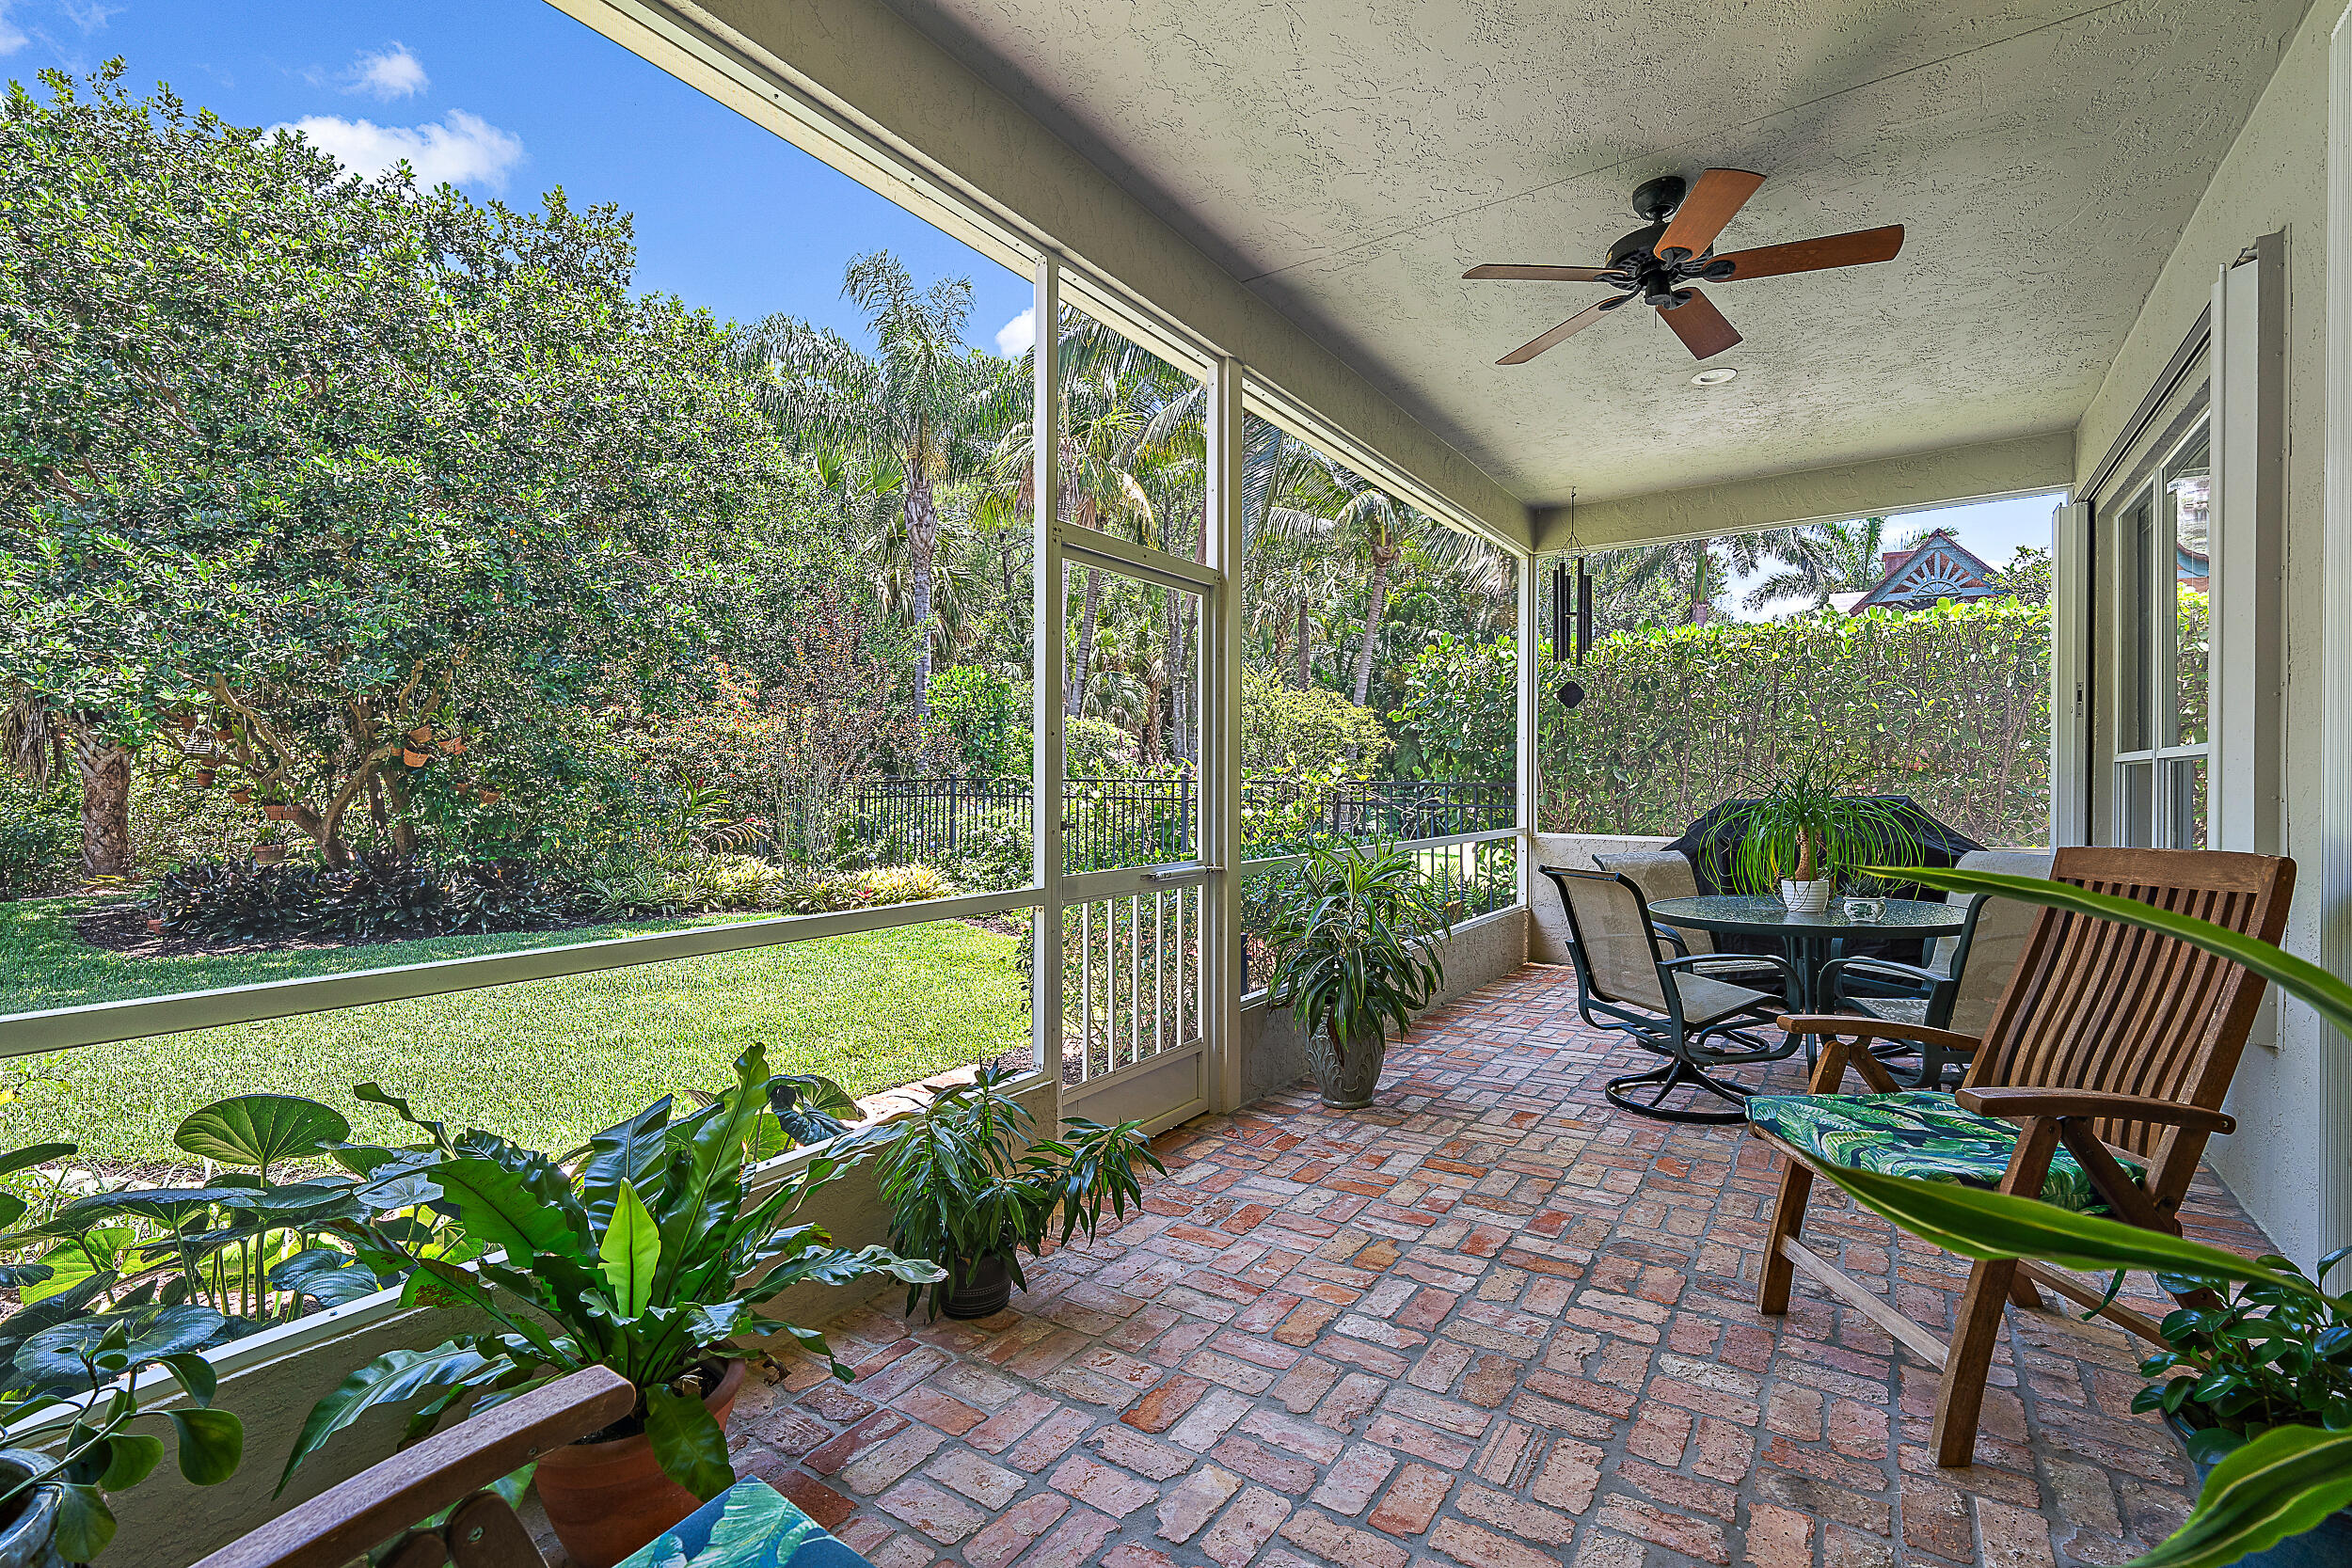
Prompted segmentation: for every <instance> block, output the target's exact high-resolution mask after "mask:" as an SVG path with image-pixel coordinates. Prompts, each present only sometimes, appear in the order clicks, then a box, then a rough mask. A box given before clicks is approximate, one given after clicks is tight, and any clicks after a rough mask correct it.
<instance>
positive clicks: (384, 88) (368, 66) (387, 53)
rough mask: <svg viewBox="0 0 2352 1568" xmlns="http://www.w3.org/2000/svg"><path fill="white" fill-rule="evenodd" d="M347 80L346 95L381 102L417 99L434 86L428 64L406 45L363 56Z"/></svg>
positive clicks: (353, 65)
mask: <svg viewBox="0 0 2352 1568" xmlns="http://www.w3.org/2000/svg"><path fill="white" fill-rule="evenodd" d="M343 81H344V84H345V86H344V87H343V90H344V91H345V92H364V93H366V94H368V95H369V96H370V97H372V98H373V99H374V100H375V101H376V102H377V103H390V102H391V101H392V100H393V99H395V98H413V97H415V96H416V95H417V94H418V93H421V92H422V91H423V90H424V89H425V88H426V87H431V86H432V85H433V84H432V82H431V80H430V79H428V78H427V77H426V75H425V73H424V62H423V61H421V60H420V59H418V58H417V57H416V56H415V55H411V54H410V53H408V46H407V45H406V44H405V43H394V44H393V45H392V46H391V47H390V48H389V49H377V50H373V51H370V52H365V53H362V54H361V55H360V56H359V57H358V59H357V60H355V61H354V62H352V67H351V70H350V71H348V72H347V73H346V74H345V75H344V78H343Z"/></svg>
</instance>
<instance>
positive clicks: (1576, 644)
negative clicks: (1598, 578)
mask: <svg viewBox="0 0 2352 1568" xmlns="http://www.w3.org/2000/svg"><path fill="white" fill-rule="evenodd" d="M1570 602H1571V601H1570V599H1569V596H1568V563H1567V561H1566V559H1565V558H1563V559H1561V560H1559V561H1555V562H1552V565H1551V650H1552V655H1553V657H1559V654H1560V652H1561V650H1562V649H1568V650H1571V651H1572V653H1573V656H1574V657H1575V659H1576V667H1577V668H1578V669H1580V670H1581V669H1583V668H1584V655H1585V652H1586V650H1587V649H1589V648H1591V647H1592V645H1593V575H1592V573H1590V572H1589V571H1587V570H1585V567H1584V558H1583V557H1582V556H1581V555H1580V556H1578V557H1577V558H1576V596H1575V599H1574V601H1573V602H1574V607H1575V608H1574V610H1573V611H1571V610H1570V608H1569V607H1570ZM1571 614H1573V616H1574V619H1573V620H1571V619H1570V616H1571ZM1552 695H1553V696H1555V697H1557V698H1559V699H1560V705H1561V706H1562V707H1574V706H1576V705H1577V704H1579V703H1581V702H1582V701H1583V700H1584V685H1583V683H1582V682H1581V681H1579V680H1576V679H1574V678H1573V677H1571V678H1570V679H1567V680H1565V681H1562V682H1561V683H1560V685H1559V687H1558V688H1557V689H1555V690H1554V691H1553V692H1552Z"/></svg>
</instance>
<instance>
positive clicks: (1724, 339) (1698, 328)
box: [1658, 289, 1740, 359]
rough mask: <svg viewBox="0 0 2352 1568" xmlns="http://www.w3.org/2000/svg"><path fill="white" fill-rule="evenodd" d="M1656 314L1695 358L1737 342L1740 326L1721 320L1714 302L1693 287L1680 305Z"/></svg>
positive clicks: (1712, 353) (1720, 313)
mask: <svg viewBox="0 0 2352 1568" xmlns="http://www.w3.org/2000/svg"><path fill="white" fill-rule="evenodd" d="M1658 313H1659V314H1660V315H1661V316H1663V317H1665V318H1666V325H1668V326H1671V327H1673V328H1674V329H1675V336H1676V337H1677V338H1679V339H1681V340H1682V346H1683V347H1684V348H1687V349H1689V350H1690V351H1691V354H1692V357H1694V358H1699V359H1711V358H1713V357H1714V356H1716V355H1718V354H1721V353H1723V351H1724V350H1725V349H1727V348H1729V347H1730V346H1731V345H1732V344H1734V343H1736V342H1738V341H1740V333H1739V329H1738V328H1736V327H1734V326H1733V325H1731V324H1730V323H1729V322H1727V321H1725V320H1724V313H1723V312H1722V311H1721V310H1718V309H1715V302H1714V301H1713V300H1710V299H1708V297H1707V296H1706V295H1705V294H1703V293H1699V292H1698V291H1697V290H1696V289H1692V291H1691V297H1690V298H1689V299H1686V300H1684V301H1683V302H1682V303H1681V304H1680V305H1677V306H1676V307H1675V308H1674V309H1671V310H1661V311H1659V312H1658Z"/></svg>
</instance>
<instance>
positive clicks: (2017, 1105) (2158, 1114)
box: [1954, 1088, 2237, 1132]
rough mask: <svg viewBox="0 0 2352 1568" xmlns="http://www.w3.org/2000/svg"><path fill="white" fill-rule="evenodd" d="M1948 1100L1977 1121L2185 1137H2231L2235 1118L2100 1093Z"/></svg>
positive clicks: (2012, 1092)
mask: <svg viewBox="0 0 2352 1568" xmlns="http://www.w3.org/2000/svg"><path fill="white" fill-rule="evenodd" d="M1954 1098H1955V1099H1957V1100H1958V1101H1960V1103H1961V1105H1962V1107H1963V1109H1966V1110H1970V1111H1974V1112H1976V1113H1977V1114H1978V1115H1979V1116H1983V1117H2011V1118H2020V1117H2102V1118H2104V1119H2106V1120H2110V1121H2152V1122H2154V1123H2156V1124H2157V1125H2159V1126H2163V1127H2179V1128H2183V1129H2185V1130H2186V1131H2188V1132H2236V1131H2237V1118H2236V1117H2233V1116H2229V1115H2226V1114H2224V1113H2223V1112H2220V1111H2208V1110H2206V1109H2205V1108H2204V1107H2203V1106H2201V1105H2183V1104H2181V1103H2180V1102H2179V1101H2171V1100H2151V1099H2149V1098H2148V1097H2147V1096H2145V1095H2137V1094H2109V1093H2107V1092H2106V1091H2105V1090H2102V1089H2028V1088H2014V1089H1997V1088H1984V1089H1963V1090H1961V1091H1960V1093H1959V1094H1958V1095H1957V1096H1955V1097H1954Z"/></svg>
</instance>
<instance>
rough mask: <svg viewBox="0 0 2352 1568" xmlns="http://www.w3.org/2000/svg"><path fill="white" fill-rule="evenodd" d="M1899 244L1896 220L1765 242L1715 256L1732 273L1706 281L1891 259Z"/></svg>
mask: <svg viewBox="0 0 2352 1568" xmlns="http://www.w3.org/2000/svg"><path fill="white" fill-rule="evenodd" d="M1902 247H1903V226H1902V225H1901V224H1899V223H1893V224H1889V225H1887V226H1886V227H1885V228H1883V229H1857V230H1854V231H1853V232H1852V233H1851V234H1823V235H1820V236H1819V237H1818V238H1815V239H1810V240H1792V241H1791V242H1789V243H1788V244H1787V245H1766V246H1764V247H1763V248H1762V249H1760V250H1735V251H1733V252H1731V253H1730V254H1729V255H1727V256H1718V257H1716V258H1715V261H1716V262H1717V264H1719V265H1720V264H1721V263H1723V262H1724V261H1729V262H1731V263H1732V272H1731V275H1730V276H1729V277H1710V278H1708V282H1710V283H1737V282H1739V281H1740V279H1741V278H1743V277H1781V276H1783V275H1784V274H1787V273H1792V272H1820V271H1821V270H1822V269H1823V268H1825V267H1858V266H1861V265H1863V264H1864V263H1866V262H1869V261H1893V260H1894V259H1895V256H1896V253H1897V252H1898V251H1899V250H1901V249H1902Z"/></svg>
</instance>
